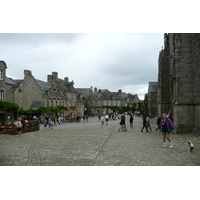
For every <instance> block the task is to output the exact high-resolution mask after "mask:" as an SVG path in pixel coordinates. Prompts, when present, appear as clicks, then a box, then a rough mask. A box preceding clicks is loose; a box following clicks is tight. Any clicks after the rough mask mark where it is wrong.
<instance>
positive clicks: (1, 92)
mask: <svg viewBox="0 0 200 200" xmlns="http://www.w3.org/2000/svg"><path fill="white" fill-rule="evenodd" d="M0 101H3V91H2V90H0Z"/></svg>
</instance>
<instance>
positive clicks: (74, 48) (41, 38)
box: [0, 33, 164, 99]
mask: <svg viewBox="0 0 200 200" xmlns="http://www.w3.org/2000/svg"><path fill="white" fill-rule="evenodd" d="M163 35H164V34H163V33H159V34H153V33H143V34H139V33H127V34H123V33H115V34H112V33H107V34H103V33H100V34H95V33H93V34H86V33H83V34H80V33H77V34H73V33H66V34H65V33H54V34H48V33H45V34H44V33H43V34H39V33H33V34H31V33H21V34H19V33H18V34H15V33H1V34H0V52H1V54H0V60H3V61H5V62H6V64H7V67H8V68H7V76H8V77H12V78H14V79H21V78H23V76H24V75H23V71H24V70H25V69H27V70H31V71H32V74H33V75H34V77H35V78H36V79H40V80H44V81H47V75H48V74H51V73H52V72H54V71H56V72H58V76H59V78H61V79H63V78H64V77H69V81H72V80H73V81H74V86H75V87H76V88H89V87H91V86H93V88H94V87H97V89H108V90H110V91H112V92H115V91H118V89H122V91H123V92H126V93H132V94H136V93H137V94H138V96H139V97H140V99H143V97H144V94H145V93H146V92H147V90H148V82H149V81H157V78H158V56H159V51H160V50H161V48H162V46H163Z"/></svg>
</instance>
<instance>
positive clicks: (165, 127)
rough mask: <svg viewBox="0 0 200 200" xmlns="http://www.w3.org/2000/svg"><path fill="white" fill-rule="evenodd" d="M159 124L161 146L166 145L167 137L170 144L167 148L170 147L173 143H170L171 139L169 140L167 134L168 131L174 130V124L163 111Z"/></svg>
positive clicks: (168, 133)
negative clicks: (161, 139) (161, 135)
mask: <svg viewBox="0 0 200 200" xmlns="http://www.w3.org/2000/svg"><path fill="white" fill-rule="evenodd" d="M160 126H161V129H162V134H163V147H164V148H165V147H166V145H165V141H166V139H167V140H168V141H169V144H170V146H169V148H170V149H172V148H173V145H172V141H171V139H170V137H169V135H170V131H171V130H172V131H173V132H175V129H174V125H173V124H172V121H171V120H170V119H168V118H167V114H166V113H164V114H163V115H162V119H161V121H160ZM170 129H171V130H170Z"/></svg>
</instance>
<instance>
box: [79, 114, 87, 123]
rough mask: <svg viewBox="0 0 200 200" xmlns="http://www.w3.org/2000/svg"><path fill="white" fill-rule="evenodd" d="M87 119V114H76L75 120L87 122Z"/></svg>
mask: <svg viewBox="0 0 200 200" xmlns="http://www.w3.org/2000/svg"><path fill="white" fill-rule="evenodd" d="M88 119H89V116H88V115H83V116H80V115H77V116H76V122H79V123H80V122H88Z"/></svg>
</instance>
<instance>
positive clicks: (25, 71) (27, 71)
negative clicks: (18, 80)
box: [24, 70, 32, 76]
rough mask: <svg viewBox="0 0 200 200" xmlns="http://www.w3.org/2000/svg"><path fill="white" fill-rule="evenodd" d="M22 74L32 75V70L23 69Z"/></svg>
mask: <svg viewBox="0 0 200 200" xmlns="http://www.w3.org/2000/svg"><path fill="white" fill-rule="evenodd" d="M24 75H25V76H26V75H32V72H31V71H30V70H24Z"/></svg>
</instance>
